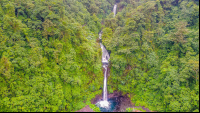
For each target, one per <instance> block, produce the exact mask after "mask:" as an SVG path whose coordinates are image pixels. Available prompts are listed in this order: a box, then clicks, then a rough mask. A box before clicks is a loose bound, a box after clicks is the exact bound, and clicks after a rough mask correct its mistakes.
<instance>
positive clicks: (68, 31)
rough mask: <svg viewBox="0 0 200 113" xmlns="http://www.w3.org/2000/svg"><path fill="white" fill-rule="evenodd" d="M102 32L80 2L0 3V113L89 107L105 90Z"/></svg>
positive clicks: (20, 0)
mask: <svg viewBox="0 0 200 113" xmlns="http://www.w3.org/2000/svg"><path fill="white" fill-rule="evenodd" d="M87 23H90V24H87ZM100 29H101V24H100V20H99V19H98V18H97V16H96V15H95V14H90V13H89V12H88V11H87V9H86V8H85V6H84V5H83V4H82V3H80V2H78V1H74V0H1V1H0V111H1V112H2V111H11V112H12V111H13V112H16V111H75V110H79V109H81V108H83V107H84V106H85V105H86V104H87V105H91V103H90V100H91V99H92V98H94V96H95V95H96V94H101V92H102V90H100V88H101V87H102V84H103V72H102V69H101V49H100V46H99V45H98V43H97V42H96V38H97V37H98V32H99V31H100ZM91 106H92V105H91Z"/></svg>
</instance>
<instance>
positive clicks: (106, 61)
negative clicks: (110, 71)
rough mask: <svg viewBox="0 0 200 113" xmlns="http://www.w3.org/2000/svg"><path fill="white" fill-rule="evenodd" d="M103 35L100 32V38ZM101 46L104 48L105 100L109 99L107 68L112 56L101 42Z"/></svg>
mask: <svg viewBox="0 0 200 113" xmlns="http://www.w3.org/2000/svg"><path fill="white" fill-rule="evenodd" d="M101 36H102V31H101V32H100V33H99V39H100V40H101ZM100 46H101V49H102V64H103V66H102V67H103V68H104V69H105V71H104V85H103V101H107V100H108V98H107V95H108V94H107V68H108V60H109V59H110V56H109V54H108V51H107V50H106V48H105V47H104V46H103V44H102V43H101V42H100Z"/></svg>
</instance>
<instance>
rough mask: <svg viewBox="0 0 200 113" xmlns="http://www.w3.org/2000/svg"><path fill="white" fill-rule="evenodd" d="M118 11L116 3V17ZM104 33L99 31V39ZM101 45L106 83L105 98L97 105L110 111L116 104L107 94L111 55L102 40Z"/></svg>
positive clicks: (104, 86) (104, 88)
mask: <svg viewBox="0 0 200 113" xmlns="http://www.w3.org/2000/svg"><path fill="white" fill-rule="evenodd" d="M116 12H117V4H115V5H114V7H113V13H114V17H115V15H116ZM102 33H103V32H102V31H101V32H100V33H99V40H101V36H102ZM100 46H101V49H102V64H103V65H102V67H103V68H104V85H103V100H102V101H99V102H98V103H97V106H99V107H100V108H102V109H106V110H105V111H110V110H111V109H112V108H113V107H111V106H113V105H114V104H113V102H110V100H108V97H107V96H108V94H107V70H108V65H109V59H110V55H109V53H108V51H107V50H106V48H105V47H104V45H103V44H102V43H101V42H100ZM103 111H104V110H103ZM111 111H112V110H111Z"/></svg>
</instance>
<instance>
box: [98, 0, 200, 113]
mask: <svg viewBox="0 0 200 113" xmlns="http://www.w3.org/2000/svg"><path fill="white" fill-rule="evenodd" d="M118 6H119V8H118V9H120V7H122V6H123V7H125V8H123V9H122V11H121V12H118V13H117V15H116V16H115V17H113V16H112V14H111V15H109V16H108V17H107V18H106V19H105V28H104V29H103V35H102V41H103V44H104V45H105V46H106V48H107V49H108V50H110V51H111V55H110V58H111V59H110V60H111V77H109V80H108V82H109V83H108V85H109V86H110V87H112V88H113V90H120V91H122V92H124V93H130V94H132V101H133V102H134V103H136V105H140V106H146V107H148V108H149V109H150V110H153V111H176V112H178V111H182V112H189V111H199V1H192V0H182V1H180V0H179V1H178V0H151V1H140V2H137V0H135V1H134V0H129V1H128V0H124V1H121V2H120V4H119V5H118Z"/></svg>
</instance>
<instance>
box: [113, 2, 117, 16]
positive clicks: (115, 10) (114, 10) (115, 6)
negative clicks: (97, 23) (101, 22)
mask: <svg viewBox="0 0 200 113" xmlns="http://www.w3.org/2000/svg"><path fill="white" fill-rule="evenodd" d="M116 12H117V4H115V5H114V7H113V13H114V17H115V15H116Z"/></svg>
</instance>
